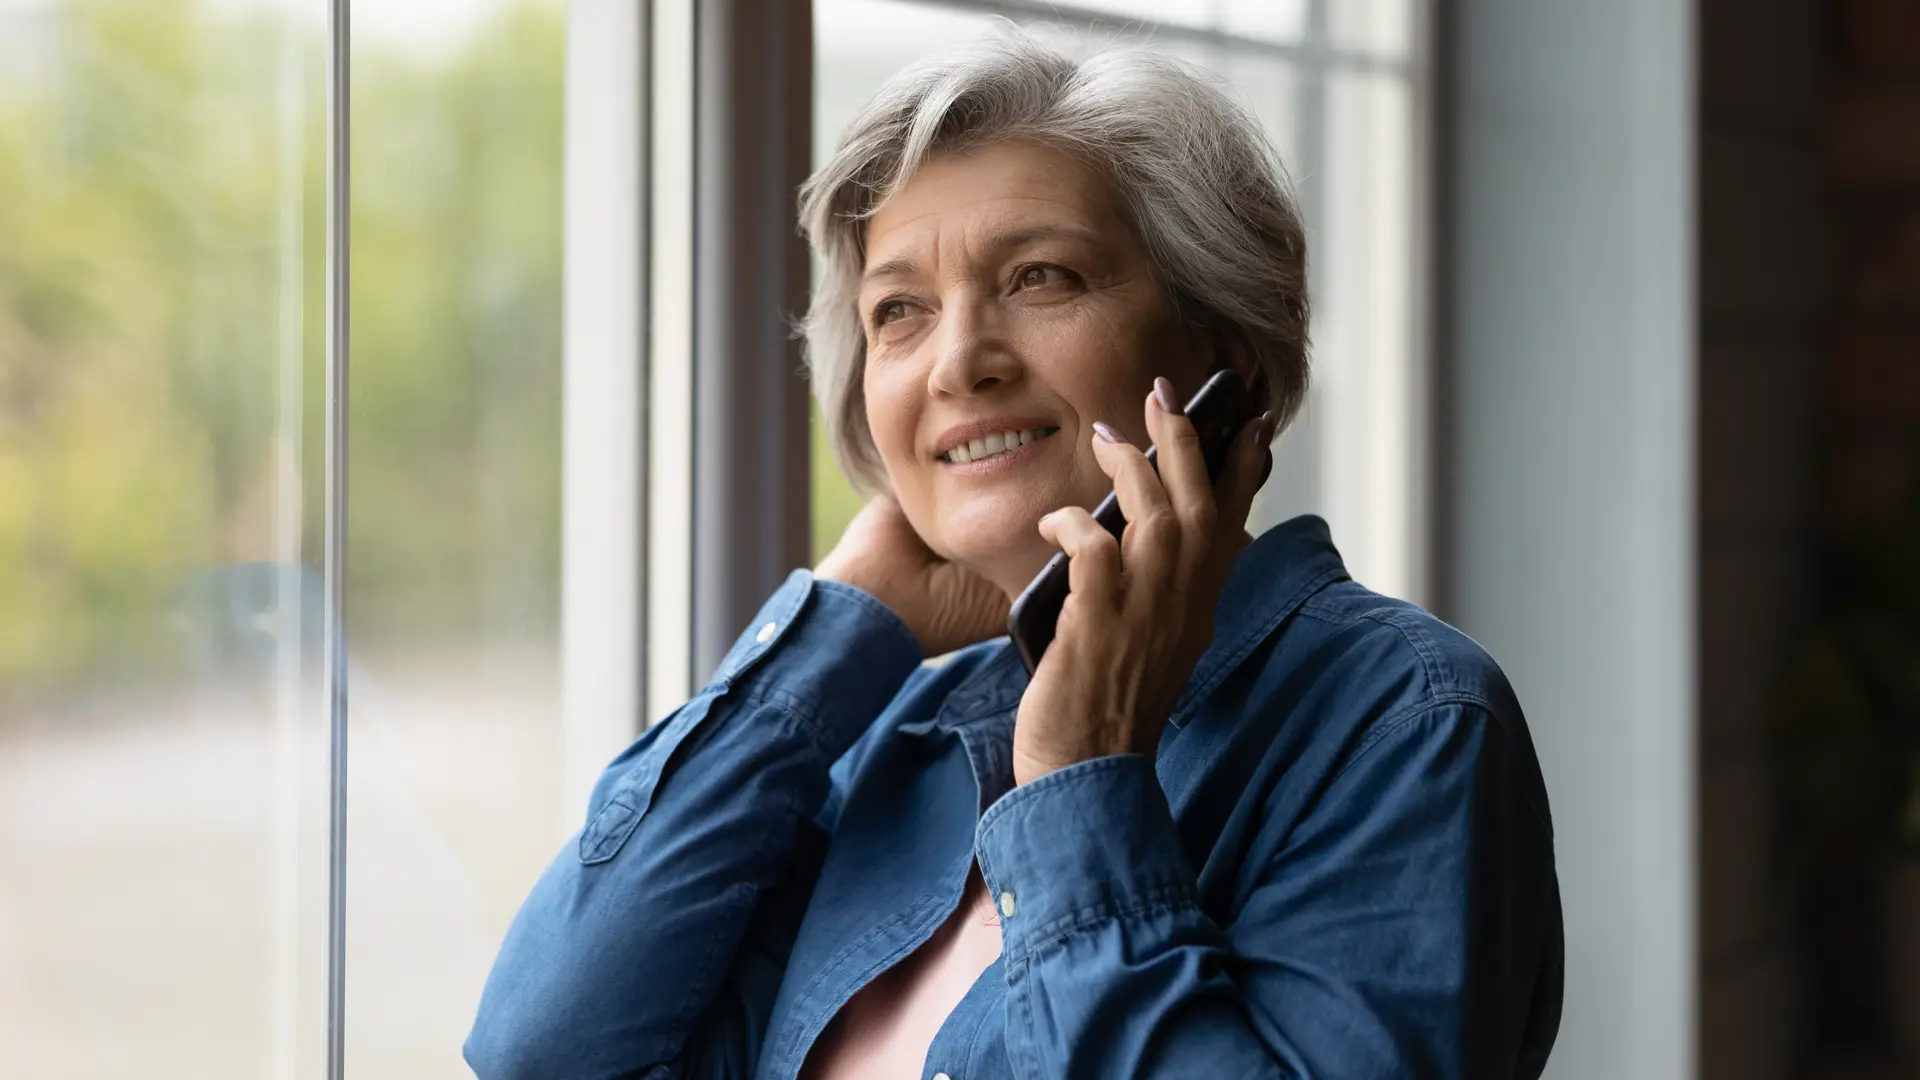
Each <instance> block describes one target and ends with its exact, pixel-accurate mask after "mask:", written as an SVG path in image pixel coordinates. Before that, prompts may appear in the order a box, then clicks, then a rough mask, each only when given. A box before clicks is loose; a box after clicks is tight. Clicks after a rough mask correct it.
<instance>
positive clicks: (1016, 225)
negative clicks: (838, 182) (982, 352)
mask: <svg viewBox="0 0 1920 1080" xmlns="http://www.w3.org/2000/svg"><path fill="white" fill-rule="evenodd" d="M993 201H997V202H1031V203H1040V204H1042V206H1044V207H1047V208H1050V209H1051V208H1059V207H1061V206H1063V205H1066V204H1064V203H1063V202H1062V200H1057V199H1049V198H1044V197H1031V196H1026V197H1021V196H1013V197H1007V198H1003V199H998V200H993ZM1068 209H1069V210H1071V211H1072V212H1071V213H1068V214H1065V215H1061V214H1046V215H1033V214H1029V213H1024V212H1019V211H1011V210H1008V209H983V211H982V213H980V214H979V215H978V216H975V217H971V218H970V219H968V220H965V221H962V222H960V223H958V227H957V228H955V229H954V230H953V232H954V233H955V237H954V246H955V247H956V248H958V249H959V253H960V254H961V255H962V256H963V258H962V260H961V265H958V266H943V265H942V261H941V255H940V253H941V241H942V234H943V233H944V232H945V231H947V230H946V229H945V228H944V226H943V224H942V223H939V222H937V221H936V222H935V223H934V225H933V227H932V228H930V229H927V230H925V232H927V233H930V234H931V247H932V251H931V252H930V254H931V257H932V262H931V265H932V266H933V267H934V273H935V274H936V275H938V274H940V273H941V272H946V273H949V274H952V273H959V274H964V273H965V270H966V266H967V265H969V264H973V263H982V262H993V261H997V260H999V259H1002V258H1005V257H1006V256H1007V255H1008V254H1009V253H1010V252H1013V251H1017V250H1019V249H1021V248H1025V247H1030V246H1032V245H1034V244H1037V243H1043V242H1045V241H1048V240H1067V241H1070V242H1074V243H1080V244H1086V245H1088V246H1090V247H1093V248H1096V249H1106V248H1107V247H1108V246H1109V245H1110V243H1111V241H1112V238H1111V237H1109V236H1107V235H1106V234H1105V232H1103V231H1102V230H1101V229H1099V228H1095V227H1090V226H1087V225H1082V224H1080V223H1079V222H1078V221H1077V220H1071V219H1079V218H1082V217H1084V216H1085V215H1084V214H1083V213H1082V212H1080V208H1078V207H1073V206H1068ZM936 216H937V215H936V213H935V212H928V213H926V214H919V215H916V216H915V217H913V218H910V219H908V220H907V221H906V222H903V223H902V224H901V225H899V226H896V227H894V228H892V229H889V230H888V232H889V233H893V234H895V235H898V234H899V233H900V232H902V231H905V230H906V229H907V228H908V227H909V226H911V225H912V224H913V223H915V222H919V221H923V220H925V219H926V218H929V217H936ZM1063 218H1065V219H1069V220H1062V219H1063ZM1109 224H1111V223H1109ZM916 240H918V237H916ZM915 246H917V245H916V243H915V242H913V241H909V242H908V244H907V245H906V247H907V248H908V251H903V252H901V253H899V254H896V255H890V256H888V257H887V258H885V259H882V260H881V261H880V262H877V263H875V264H873V265H872V266H870V267H869V268H868V269H867V271H866V272H865V273H864V274H863V275H862V277H861V283H862V284H863V285H865V284H870V283H873V282H876V281H881V280H887V279H899V278H914V277H920V276H923V275H926V273H927V271H926V266H925V264H923V262H922V260H921V259H920V258H917V257H916V256H915V255H914V254H911V253H910V252H911V249H912V248H913V247H915Z"/></svg>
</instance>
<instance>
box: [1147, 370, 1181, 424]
mask: <svg viewBox="0 0 1920 1080" xmlns="http://www.w3.org/2000/svg"><path fill="white" fill-rule="evenodd" d="M1153 400H1154V401H1156V402H1158V403H1159V405H1160V411H1161V412H1163V413H1166V414H1167V415H1168V416H1179V415H1181V408H1180V399H1179V398H1177V397H1175V396H1174V393H1173V384H1172V383H1170V382H1168V381H1167V380H1166V379H1164V378H1159V379H1155V380H1153Z"/></svg>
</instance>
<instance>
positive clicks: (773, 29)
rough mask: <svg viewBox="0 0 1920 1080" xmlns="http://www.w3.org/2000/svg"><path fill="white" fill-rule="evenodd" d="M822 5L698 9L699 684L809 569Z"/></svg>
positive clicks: (745, 1) (729, 0)
mask: <svg viewBox="0 0 1920 1080" xmlns="http://www.w3.org/2000/svg"><path fill="white" fill-rule="evenodd" d="M812 8H813V5H812V4H811V3H806V2H801V0H790V2H783V3H771V4H770V3H765V2H764V0H702V2H701V3H700V4H699V5H698V7H697V9H696V10H697V14H696V27H695V33H694V36H695V41H696V64H697V71H696V74H695V77H694V83H695V87H696V90H695V137H694V162H695V179H694V206H695V209H694V319H693V326H694V349H693V356H694V437H693V447H694V459H693V468H694V482H693V528H694V532H693V650H692V661H693V668H694V670H693V673H692V681H693V685H696V686H697V685H699V684H700V683H701V682H703V681H704V680H705V679H706V678H707V676H708V675H709V674H710V673H711V672H712V671H713V669H714V667H715V665H717V664H718V663H719V661H720V657H721V656H722V655H723V654H724V653H725V652H726V649H727V646H728V645H729V644H731V643H732V640H733V638H734V636H735V635H736V634H738V633H739V632H740V630H741V629H742V628H743V627H744V626H745V624H746V622H747V620H748V619H750V618H752V616H753V613H754V612H755V611H756V610H757V609H758V608H759V605H760V604H761V602H762V601H764V600H765V599H766V597H767V595H768V594H769V593H770V592H772V591H773V589H774V588H775V587H776V586H777V585H778V584H779V582H780V580H781V579H782V578H783V577H784V576H785V575H786V573H787V572H788V571H789V570H791V569H793V568H794V567H796V566H800V565H803V564H804V563H805V562H806V560H807V543H808V531H807V529H808V507H809V496H808V490H807V477H808V469H807V450H808V432H807V424H808V410H807V384H806V380H805V378H804V377H803V374H802V371H801V354H800V348H799V342H798V341H796V340H795V339H794V337H793V332H792V326H793V321H792V320H793V319H794V318H795V317H797V316H798V315H799V314H800V313H801V311H802V310H803V309H804V308H805V305H806V296H807V282H808V261H807V253H806V248H805V246H804V244H803V243H802V242H801V240H800V236H799V232H798V230H797V227H796V224H795V203H794V198H795V191H796V189H797V188H798V187H799V185H800V183H801V181H803V180H805V179H806V175H807V172H808V167H809V165H810V154H811V152H812V137H811V136H812V127H813V125H812V117H813V10H812Z"/></svg>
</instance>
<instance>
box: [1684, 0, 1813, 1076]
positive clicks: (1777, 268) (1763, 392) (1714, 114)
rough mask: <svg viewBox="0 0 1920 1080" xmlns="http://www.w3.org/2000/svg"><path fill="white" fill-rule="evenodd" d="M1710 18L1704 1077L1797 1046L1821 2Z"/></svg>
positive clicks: (1782, 1072) (1704, 427)
mask: <svg viewBox="0 0 1920 1080" xmlns="http://www.w3.org/2000/svg"><path fill="white" fill-rule="evenodd" d="M1699 10H1700V23H1699V27H1700V101H1699V119H1700V159H1699V174H1698V184H1699V187H1698V195H1699V219H1698V220H1699V233H1698V239H1699V274H1700V280H1699V326H1700V353H1699V356H1700V360H1699V382H1698V406H1699V410H1700V411H1699V446H1698V451H1699V457H1698V463H1699V474H1698V482H1699V514H1700V518H1699V559H1700V566H1699V590H1700V593H1699V604H1700V606H1699V616H1700V639H1699V657H1700V668H1699V676H1700V681H1699V695H1700V741H1699V799H1700V806H1699V818H1698V827H1699V834H1698V841H1699V852H1700V863H1699V869H1700V892H1699V896H1700V911H1699V918H1700V924H1699V925H1700V956H1699V964H1700V973H1699V979H1700V983H1699V990H1700V999H1699V1005H1700V1014H1699V1015H1700V1065H1701V1071H1700V1074H1701V1075H1702V1076H1703V1077H1706V1078H1709V1080H1716V1078H1720V1077H1726V1078H1729V1080H1731V1078H1734V1077H1739V1078H1741V1080H1767V1078H1777V1077H1786V1076H1789V1075H1792V1072H1793V1065H1794V1060H1795V1058H1796V1056H1797V1054H1798V1043H1799V1024H1798V1023H1797V1015H1798V1010H1799V1005H1800V1001H1799V998H1800V995H1799V993H1798V980H1797V974H1798V968H1797V964H1796V958H1797V951H1796V949H1795V943H1794V937H1793V934H1792V932H1791V922H1790V918H1789V910H1788V906H1787V905H1786V904H1784V903H1783V902H1782V900H1781V895H1780V893H1781V890H1780V889H1779V888H1778V887H1777V886H1776V878H1775V875H1774V860H1773V852H1772V850H1771V844H1770V842H1769V840H1770V836H1771V832H1770V828H1769V821H1770V820H1771V815H1772V809H1771V807H1772V797H1771V790H1770V786H1769V773H1768V760H1767V745H1766V730H1767V719H1768V702H1769V700H1770V696H1771V694H1772V689H1773V688H1772V685H1771V677H1772V676H1773V674H1774V673H1775V672H1777V671H1778V670H1779V669H1780V667H1781V665H1782V664H1783V663H1784V661H1785V659H1786V657H1787V655H1788V653H1789V650H1790V649H1791V648H1792V645H1793V640H1794V635H1795V633H1796V632H1797V630H1798V628H1799V627H1800V626H1801V625H1802V623H1803V622H1804V620H1805V618H1806V616H1807V612H1808V610H1809V607H1810V604H1811V602H1812V598H1811V595H1810V593H1811V578H1810V575H1809V572H1808V571H1809V567H1810V562H1811V558H1812V552H1813V550H1814V546H1815V544H1816V537H1815V530H1814V529H1813V527H1812V520H1813V514H1814V508H1815V505H1816V503H1817V498H1816V496H1815V494H1814V491H1815V488H1816V476H1817V469H1816V465H1815V462H1816V461H1817V460H1818V455H1817V453H1816V447H1817V444H1818V438H1819V436H1818V430H1819V428H1818V423H1819V417H1818V410H1817V408H1816V407H1815V401H1816V399H1817V393H1816V387H1817V386H1818V385H1819V382H1820V379H1819V372H1820V366H1821V357H1822V353H1823V351H1824V345H1823V337H1824V321H1825V316H1826V311H1827V302H1826V296H1825V290H1826V285H1825V262H1826V255H1825V252H1826V248H1827V246H1828V244H1829V239H1828V235H1829V230H1828V229H1827V227H1826V222H1825V214H1824V212H1823V198H1824V196H1823V194H1822V192H1823V179H1822V170H1823V153H1822V138H1823V129H1824V127H1825V118H1824V109H1823V107H1822V101H1823V93H1822V89H1823V83H1824V79H1825V77H1826V72H1825V63H1824V52H1825V49H1826V46H1825V40H1826V36H1827V35H1826V31H1825V29H1824V27H1825V24H1826V20H1827V13H1826V12H1825V11H1824V5H1823V4H1822V2H1821V0H1702V2H1701V4H1700V9H1699Z"/></svg>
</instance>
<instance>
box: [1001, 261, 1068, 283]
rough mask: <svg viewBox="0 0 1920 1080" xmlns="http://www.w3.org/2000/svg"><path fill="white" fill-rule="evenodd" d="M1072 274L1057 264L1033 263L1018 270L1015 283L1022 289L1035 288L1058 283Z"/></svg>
mask: <svg viewBox="0 0 1920 1080" xmlns="http://www.w3.org/2000/svg"><path fill="white" fill-rule="evenodd" d="M1071 276H1072V275H1070V274H1068V273H1067V271H1065V270H1062V269H1061V268H1060V267H1058V266H1046V265H1035V266H1029V267H1027V268H1025V269H1023V270H1021V271H1020V276H1019V277H1018V278H1016V279H1015V285H1017V286H1018V287H1019V288H1022V289H1037V288H1040V287H1041V286H1043V285H1058V284H1061V283H1062V282H1065V281H1067V280H1068V279H1069V278H1070V277H1071Z"/></svg>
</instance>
